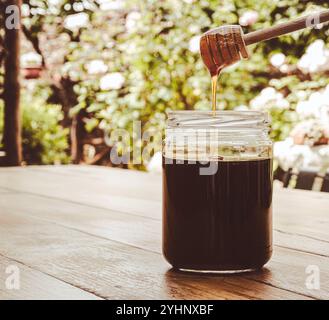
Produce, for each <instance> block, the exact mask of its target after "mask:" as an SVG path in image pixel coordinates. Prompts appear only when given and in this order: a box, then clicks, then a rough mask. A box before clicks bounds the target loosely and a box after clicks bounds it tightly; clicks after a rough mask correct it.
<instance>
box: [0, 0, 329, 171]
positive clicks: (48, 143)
mask: <svg viewBox="0 0 329 320" xmlns="http://www.w3.org/2000/svg"><path fill="white" fill-rule="evenodd" d="M2 6H3V4H2ZM328 7H329V4H328V1H303V0H280V1H279V0H263V1H255V0H235V1H228V0H221V1H215V0H214V1H210V0H201V1H195V0H143V1H140V0H139V1H138V0H136V1H135V0H97V1H96V0H94V1H92V0H81V1H70V0H49V1H43V0H24V1H23V3H22V4H21V12H22V26H21V39H20V47H21V50H20V52H19V57H18V58H19V62H20V67H19V69H20V77H19V79H20V81H19V84H20V92H21V99H20V102H19V104H20V108H21V114H22V146H23V149H22V154H23V157H22V158H23V161H24V162H23V163H24V164H27V165H47V164H48V165H49V164H68V163H75V164H96V165H104V166H114V164H113V163H111V159H110V157H109V152H110V150H111V148H113V147H114V146H113V144H112V143H111V139H104V133H110V132H111V130H113V129H117V128H122V129H126V130H128V131H131V130H132V122H133V120H140V121H141V123H142V132H143V131H145V130H151V131H152V130H154V131H156V132H159V131H161V130H163V128H164V126H165V119H166V115H165V113H166V112H167V111H168V110H174V109H175V110H176V109H178V110H193V109H196V110H209V109H210V105H211V104H210V103H211V101H210V98H211V94H210V87H211V84H210V77H209V74H208V73H207V71H206V68H205V67H204V65H203V63H202V61H201V59H200V55H199V36H200V34H202V33H203V32H205V31H207V30H208V29H210V28H214V27H217V26H220V25H224V24H240V25H241V26H242V27H243V29H244V31H245V32H246V33H247V32H250V31H252V30H256V29H259V28H264V27H268V26H271V25H273V24H275V23H279V22H284V21H286V20H289V19H293V18H296V17H298V16H300V15H303V14H307V13H309V12H314V11H316V10H321V9H324V8H328ZM4 19H5V15H2V18H1V20H2V21H1V25H2V28H1V31H0V65H1V68H0V70H1V72H0V90H3V88H4V87H5V85H4V84H5V83H6V77H11V76H12V74H10V71H8V68H7V73H6V72H5V70H6V68H5V60H6V54H8V50H6V32H5V28H4ZM7 37H8V35H7ZM328 39H329V28H328V26H326V25H320V26H318V27H317V28H314V29H308V30H305V31H303V32H297V33H294V34H292V35H289V36H285V37H281V38H280V39H274V40H271V41H267V42H266V43H261V44H259V45H257V46H254V47H252V48H249V49H250V59H249V60H247V61H242V62H240V63H238V64H237V65H234V66H232V67H230V68H228V69H227V70H225V72H223V74H222V76H221V79H220V85H219V88H218V90H219V94H218V102H217V103H218V106H219V107H220V108H221V109H226V110H227V109H237V110H247V109H251V110H267V111H269V112H270V114H271V117H272V133H271V135H272V138H273V140H274V141H276V145H275V159H276V168H278V167H280V168H281V169H283V171H285V172H287V171H289V170H293V169H294V168H302V169H303V170H304V169H305V170H313V168H316V169H314V170H316V172H321V173H322V174H323V175H325V172H326V170H327V169H328V167H329V145H328V143H329V78H328V74H329V47H328ZM7 41H8V39H7ZM3 96H4V95H2V96H1V98H3ZM3 119H4V102H3V99H0V139H1V140H0V141H2V140H3V139H2V135H3V132H4V120H3ZM160 140H161V139H160ZM158 142H160V141H158ZM131 143H132V142H131ZM140 143H141V142H140ZM154 146H155V148H154V151H152V152H153V154H157V152H158V151H160V149H161V143H156V142H155V143H154ZM116 147H117V148H118V149H119V150H120V146H116ZM141 147H143V144H142V143H141ZM0 148H2V149H0V150H2V151H0V163H1V161H2V163H3V164H6V162H5V156H6V153H5V150H4V149H3V145H1V146H0ZM1 159H2V160H1ZM151 161H152V160H151ZM7 165H8V163H7ZM120 166H121V167H128V168H134V169H140V170H147V169H149V170H152V168H153V167H155V168H156V167H157V165H155V166H154V165H153V166H152V165H150V164H148V163H143V164H141V165H133V164H132V163H129V164H128V165H120ZM300 170H301V169H300Z"/></svg>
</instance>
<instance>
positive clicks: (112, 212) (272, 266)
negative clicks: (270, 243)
mask: <svg viewBox="0 0 329 320" xmlns="http://www.w3.org/2000/svg"><path fill="white" fill-rule="evenodd" d="M273 215H274V229H275V231H274V243H275V247H274V254H273V257H272V259H271V261H270V262H269V263H268V264H267V265H266V267H265V268H264V269H263V270H261V271H259V272H256V273H250V274H244V275H236V276H200V275H191V274H183V273H176V272H174V271H172V270H170V266H169V265H168V264H167V262H166V261H165V260H164V258H163V257H162V255H161V176H159V175H152V174H147V173H141V172H136V171H130V170H121V169H108V168H102V167H87V166H62V167H29V168H12V169H8V168H3V169H0V299H14V298H16V299H70V298H71V299H329V232H328V231H329V195H328V194H320V193H314V192H310V191H296V190H282V189H280V188H276V189H275V193H274V213H273ZM12 265H14V266H17V267H18V268H19V270H20V273H19V275H20V289H19V290H9V289H8V288H7V287H6V285H5V283H6V279H7V277H8V274H7V273H6V271H8V266H12ZM308 266H311V267H308ZM308 268H310V269H308ZM9 270H10V269H9ZM316 270H318V271H319V272H320V288H319V289H316V288H310V287H309V286H307V285H306V283H307V282H309V281H310V280H312V279H310V278H307V277H309V276H311V277H312V275H316V273H317V271H316ZM314 271H315V273H314ZM307 272H311V274H308V273H307ZM311 283H312V281H311Z"/></svg>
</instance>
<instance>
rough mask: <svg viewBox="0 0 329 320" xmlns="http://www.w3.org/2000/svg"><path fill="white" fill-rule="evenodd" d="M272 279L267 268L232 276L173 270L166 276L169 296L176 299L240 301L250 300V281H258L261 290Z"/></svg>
mask: <svg viewBox="0 0 329 320" xmlns="http://www.w3.org/2000/svg"><path fill="white" fill-rule="evenodd" d="M271 277H272V272H271V271H270V270H269V269H267V268H266V267H264V268H262V269H259V270H256V271H251V272H248V273H247V272H245V273H231V274H220V273H217V274H216V273H201V272H184V271H181V270H177V269H174V268H171V269H169V270H168V271H167V272H166V273H165V274H164V282H165V289H166V290H167V292H168V294H169V295H170V296H171V297H174V298H175V299H210V298H213V299H216V298H218V299H221V298H223V299H239V298H248V293H249V291H250V290H252V288H251V287H250V281H252V280H257V287H258V289H261V288H260V287H262V286H264V288H265V287H267V284H266V283H265V282H266V280H267V279H270V278H271ZM263 281H264V283H263ZM255 283H256V282H255ZM200 292H202V296H200ZM239 296H240V297H239ZM255 298H257V297H255Z"/></svg>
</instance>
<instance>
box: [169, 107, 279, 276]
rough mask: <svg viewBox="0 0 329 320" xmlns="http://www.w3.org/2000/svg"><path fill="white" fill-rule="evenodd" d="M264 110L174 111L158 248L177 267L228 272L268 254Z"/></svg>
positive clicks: (268, 147)
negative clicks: (161, 246)
mask: <svg viewBox="0 0 329 320" xmlns="http://www.w3.org/2000/svg"><path fill="white" fill-rule="evenodd" d="M268 133H269V119H268V115H267V113H264V112H258V111H257V112H256V111H241V112H240V111H217V112H212V111H173V112H170V113H169V114H168V121H167V127H166V137H165V140H164V144H163V253H164V256H165V258H166V259H167V261H168V262H169V263H170V264H171V265H172V266H173V267H174V268H176V269H180V270H184V271H197V272H219V273H225V272H227V273H232V272H244V271H251V270H256V269H259V268H261V267H262V266H263V265H264V264H265V263H266V262H267V261H268V260H269V259H270V257H271V254H272V182H273V175H272V141H271V140H270V138H269V135H268Z"/></svg>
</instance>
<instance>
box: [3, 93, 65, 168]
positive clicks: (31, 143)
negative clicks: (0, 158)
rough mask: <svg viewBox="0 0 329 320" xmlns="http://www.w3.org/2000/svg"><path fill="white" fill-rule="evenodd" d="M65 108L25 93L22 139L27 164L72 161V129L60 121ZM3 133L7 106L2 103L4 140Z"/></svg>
mask: <svg viewBox="0 0 329 320" xmlns="http://www.w3.org/2000/svg"><path fill="white" fill-rule="evenodd" d="M62 118H63V115H62V111H61V106H59V105H50V104H47V103H46V101H45V100H44V99H42V97H40V96H39V97H36V96H33V97H32V98H31V96H30V95H27V93H26V92H24V93H23V99H22V140H23V157H24V161H25V162H26V163H28V164H30V165H33V164H35V165H36V164H65V163H68V162H69V157H68V155H67V149H68V130H67V129H63V128H62V126H61V125H60V124H59V122H60V121H61V120H62ZM2 132H3V104H2V101H1V100H0V139H1V133H2Z"/></svg>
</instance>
